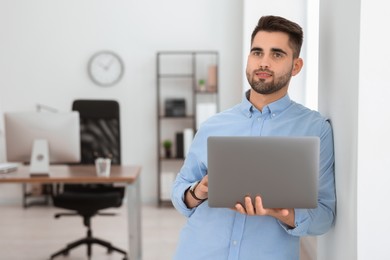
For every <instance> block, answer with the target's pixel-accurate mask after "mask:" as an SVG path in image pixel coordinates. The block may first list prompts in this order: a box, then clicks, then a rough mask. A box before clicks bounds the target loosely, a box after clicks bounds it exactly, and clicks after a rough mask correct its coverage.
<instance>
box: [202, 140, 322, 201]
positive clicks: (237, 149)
mask: <svg viewBox="0 0 390 260" xmlns="http://www.w3.org/2000/svg"><path fill="white" fill-rule="evenodd" d="M207 146H208V175H209V177H208V178H209V180H208V187H209V193H208V196H209V197H208V203H209V206H210V207H226V208H232V207H234V205H235V204H236V203H237V202H241V203H243V201H244V197H245V196H246V195H249V196H251V197H252V201H254V197H255V196H256V195H261V197H262V200H263V206H264V207H265V208H315V207H317V189H318V188H317V186H318V172H319V146H320V140H319V138H318V137H308V136H306V137H275V136H273V137H260V136H212V137H209V138H208V144H207Z"/></svg>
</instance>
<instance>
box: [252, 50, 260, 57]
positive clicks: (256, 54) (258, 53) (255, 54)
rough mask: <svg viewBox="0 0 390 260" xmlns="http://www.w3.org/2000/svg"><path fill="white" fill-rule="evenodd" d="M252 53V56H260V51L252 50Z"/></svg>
mask: <svg viewBox="0 0 390 260" xmlns="http://www.w3.org/2000/svg"><path fill="white" fill-rule="evenodd" d="M253 55H254V56H260V55H261V52H259V51H254V52H253Z"/></svg>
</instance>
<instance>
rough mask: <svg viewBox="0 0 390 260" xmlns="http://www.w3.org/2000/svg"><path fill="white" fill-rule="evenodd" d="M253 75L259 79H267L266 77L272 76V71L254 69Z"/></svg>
mask: <svg viewBox="0 0 390 260" xmlns="http://www.w3.org/2000/svg"><path fill="white" fill-rule="evenodd" d="M255 75H256V76H257V77H258V78H259V79H268V78H271V77H272V73H270V72H265V71H256V72H255Z"/></svg>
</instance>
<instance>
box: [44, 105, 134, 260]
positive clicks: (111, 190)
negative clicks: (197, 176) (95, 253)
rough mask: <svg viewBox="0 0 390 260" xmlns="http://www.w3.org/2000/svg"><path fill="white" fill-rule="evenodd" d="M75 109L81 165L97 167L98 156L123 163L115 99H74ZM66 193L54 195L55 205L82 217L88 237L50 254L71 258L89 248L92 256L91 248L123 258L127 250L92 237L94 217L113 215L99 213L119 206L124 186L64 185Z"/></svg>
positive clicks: (88, 250)
mask: <svg viewBox="0 0 390 260" xmlns="http://www.w3.org/2000/svg"><path fill="white" fill-rule="evenodd" d="M72 110H75V111H78V112H79V114H80V139H81V164H91V165H92V164H94V163H95V159H96V158H98V157H109V158H111V164H113V165H115V164H117V165H118V164H120V163H121V152H120V124H119V122H120V120H119V104H118V102H116V101H112V100H75V101H74V102H73V105H72ZM62 190H63V191H62V192H61V193H57V194H55V195H53V197H52V199H53V205H54V206H56V207H59V208H64V209H68V210H72V211H74V212H73V213H59V214H56V215H55V218H59V217H61V216H70V215H80V216H81V217H82V218H83V223H84V225H85V226H86V227H87V236H86V237H85V238H82V239H79V240H77V241H74V242H71V243H69V244H68V245H67V246H66V247H65V248H64V249H61V250H60V251H58V252H56V253H54V254H52V255H51V259H53V258H55V257H56V256H59V255H68V254H69V251H70V250H71V249H73V248H75V247H77V246H79V245H83V244H85V245H86V246H87V255H88V258H89V259H90V258H91V256H92V245H93V244H99V245H101V246H103V247H106V248H107V250H108V253H111V252H113V251H116V252H119V253H121V254H123V255H124V258H123V259H124V260H127V259H128V258H127V253H126V251H124V250H122V249H119V248H117V247H114V246H113V245H112V244H111V243H109V242H107V241H104V240H102V239H99V238H95V237H93V236H92V229H91V218H92V217H94V216H96V215H106V216H107V215H114V214H112V213H102V212H100V210H103V209H107V208H112V207H120V206H121V205H122V199H123V197H124V193H125V189H124V187H114V186H113V185H111V184H64V185H63V189H62Z"/></svg>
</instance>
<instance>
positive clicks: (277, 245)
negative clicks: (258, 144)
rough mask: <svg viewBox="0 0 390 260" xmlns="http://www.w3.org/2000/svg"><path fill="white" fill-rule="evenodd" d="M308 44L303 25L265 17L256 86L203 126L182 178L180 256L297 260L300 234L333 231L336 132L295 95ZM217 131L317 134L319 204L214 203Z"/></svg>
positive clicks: (177, 196)
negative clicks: (211, 184) (212, 157)
mask: <svg viewBox="0 0 390 260" xmlns="http://www.w3.org/2000/svg"><path fill="white" fill-rule="evenodd" d="M302 41H303V32H302V28H301V27H300V26H299V25H297V24H296V23H293V22H291V21H289V20H286V19H284V18H282V17H276V16H264V17H261V18H260V20H259V22H258V24H257V26H256V27H255V29H254V31H253V33H252V38H251V50H250V53H249V56H248V62H247V68H246V75H247V79H248V82H249V84H250V85H251V89H250V90H249V91H248V92H247V93H246V96H245V97H244V98H243V100H242V102H241V103H240V104H238V105H236V106H234V107H233V108H231V109H228V110H226V111H224V112H221V113H219V114H217V115H215V116H213V117H211V118H210V119H209V120H207V121H206V122H205V123H204V124H203V125H202V126H201V128H200V129H199V131H198V132H197V134H196V136H195V138H194V140H193V143H192V145H191V148H190V151H189V153H188V156H187V158H186V160H185V162H184V165H183V167H182V168H181V170H180V172H179V174H178V176H177V178H176V181H175V184H174V187H173V191H172V202H173V204H174V206H175V207H176V209H177V210H178V211H179V212H181V213H182V214H184V215H185V216H187V217H188V221H187V224H186V226H185V227H184V228H183V230H182V232H181V236H180V241H179V245H178V248H177V252H176V256H175V259H177V260H182V259H186V260H198V259H199V260H200V259H202V260H205V259H210V260H219V259H220V260H226V259H228V260H233V259H235V260H238V259H241V260H248V259H250V260H253V259H267V260H268V259H272V260H287V259H288V260H298V259H299V238H300V236H305V235H320V234H323V233H325V232H327V231H328V230H329V229H330V228H331V225H332V223H333V221H334V218H335V203H336V196H335V186H334V155H333V137H332V129H331V126H330V124H329V122H328V120H327V119H326V118H324V117H322V116H321V115H320V114H319V113H318V112H315V111H312V110H309V109H307V108H305V107H304V106H302V105H300V104H297V103H295V102H293V101H292V100H290V98H289V96H288V86H289V82H290V79H291V77H292V76H295V75H297V74H298V73H299V72H300V70H301V68H302V66H303V61H302V59H301V58H300V57H299V54H300V49H301V46H302ZM218 135H230V136H232V135H240V136H242V135H248V136H272V135H278V136H281V135H284V136H318V137H319V138H320V173H319V185H318V188H319V192H318V207H317V208H315V209H269V208H263V205H262V201H261V197H260V196H257V197H256V198H255V201H251V199H250V198H249V197H247V198H245V203H244V205H241V204H236V205H235V209H227V208H226V209H221V208H210V207H209V206H208V203H207V196H208V187H207V186H208V185H207V183H208V177H207V137H208V136H218ZM260 170H261V165H260V166H259V171H260ZM237 174H240V173H239V172H238V173H237Z"/></svg>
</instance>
